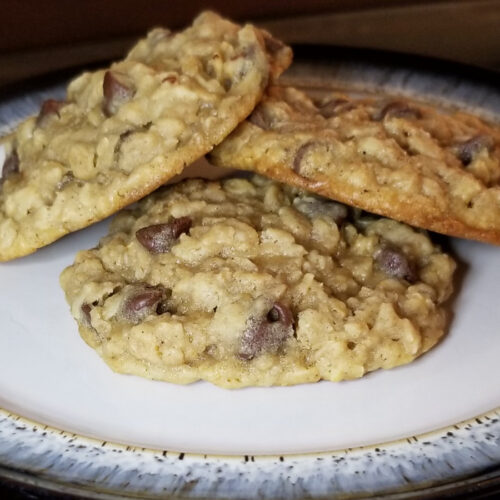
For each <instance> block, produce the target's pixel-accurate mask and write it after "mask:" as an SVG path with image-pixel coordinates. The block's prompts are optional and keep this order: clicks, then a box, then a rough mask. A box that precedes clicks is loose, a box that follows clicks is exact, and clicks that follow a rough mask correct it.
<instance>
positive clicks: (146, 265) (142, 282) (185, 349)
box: [60, 176, 455, 388]
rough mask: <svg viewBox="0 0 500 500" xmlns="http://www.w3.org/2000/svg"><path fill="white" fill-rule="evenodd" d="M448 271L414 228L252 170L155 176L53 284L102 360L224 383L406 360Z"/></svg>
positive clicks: (427, 338) (180, 378) (119, 367)
mask: <svg viewBox="0 0 500 500" xmlns="http://www.w3.org/2000/svg"><path fill="white" fill-rule="evenodd" d="M454 268H455V264H454V262H453V260H452V259H451V258H450V257H449V256H448V255H446V254H445V253H443V252H442V251H441V250H440V249H439V248H438V247H436V246H434V245H433V244H432V243H431V241H430V239H429V237H428V236H427V235H426V234H425V233H424V232H421V231H417V230H414V229H412V228H410V227H409V226H407V225H405V224H402V223H399V222H396V221H394V220H389V219H385V218H380V217H376V216H372V215H367V214H365V213H362V212H361V211H354V210H350V209H348V208H347V207H346V206H345V205H342V204H340V203H336V202H333V201H330V200H327V199H325V198H321V197H317V196H312V195H311V194H308V193H306V192H304V191H300V190H297V189H295V188H291V187H289V186H285V185H282V184H279V183H276V182H273V181H270V180H268V179H265V178H263V177H258V176H256V177H255V178H254V179H252V180H247V179H243V178H231V179H228V180H224V181H222V182H213V181H212V182H208V181H204V180H199V179H196V180H192V179H191V180H187V181H183V182H181V183H179V184H177V185H174V186H169V187H164V188H161V189H160V190H158V191H156V192H155V193H153V194H152V195H150V196H149V197H147V198H145V199H144V200H141V201H140V202H139V203H138V204H136V206H134V207H133V208H131V209H128V210H124V211H122V212H121V213H120V214H118V215H117V216H116V217H115V219H114V220H113V222H112V224H111V227H110V234H109V235H108V236H106V237H104V238H103V239H102V240H101V242H100V244H99V245H98V247H96V248H94V249H91V250H86V251H81V252H79V253H78V254H77V256H76V260H75V263H74V264H73V265H72V266H70V267H68V268H67V269H65V270H64V271H63V273H62V275H61V278H60V281H61V285H62V288H63V289H64V292H65V294H66V298H67V300H68V303H69V304H70V307H71V313H72V315H73V316H74V318H75V319H76V321H77V323H78V326H79V330H80V334H81V335H82V337H83V338H84V339H85V341H86V342H87V343H88V344H89V345H90V346H91V347H92V348H94V349H95V350H96V351H97V352H98V353H99V355H100V356H102V358H103V359H104V361H105V362H106V363H107V364H108V365H109V366H110V367H111V368H112V369H113V370H115V371H117V372H121V373H128V374H134V375H139V376H142V377H147V378H151V379H158V380H165V381H169V382H175V383H181V384H186V383H190V382H194V381H196V380H199V379H203V380H208V381H210V382H212V383H214V384H217V385H219V386H222V387H227V388H232V387H244V386H270V385H292V384H299V383H304V382H313V381H317V380H320V379H325V380H331V381H339V380H344V379H353V378H358V377H361V376H363V375H364V374H365V373H367V372H369V371H372V370H376V369H379V368H392V367H395V366H397V365H401V364H404V363H409V362H410V361H412V360H413V359H415V358H416V357H417V356H419V355H421V354H422V353H424V352H425V351H427V350H428V349H430V348H431V347H432V346H434V345H435V344H436V343H437V341H438V340H439V339H440V337H441V336H442V335H443V333H444V331H445V326H446V320H445V316H446V315H445V310H444V308H443V306H442V305H441V304H442V303H443V301H445V300H446V299H447V297H448V296H449V295H450V293H451V290H452V274H453V271H454Z"/></svg>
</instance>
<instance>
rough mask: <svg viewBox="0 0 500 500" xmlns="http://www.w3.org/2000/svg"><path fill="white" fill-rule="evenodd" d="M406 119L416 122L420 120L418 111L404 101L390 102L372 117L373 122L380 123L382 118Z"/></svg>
mask: <svg viewBox="0 0 500 500" xmlns="http://www.w3.org/2000/svg"><path fill="white" fill-rule="evenodd" d="M386 117H389V118H407V119H415V120H418V119H420V118H422V112H421V111H420V109H418V108H416V107H414V106H411V105H410V104H408V103H407V102H404V101H392V102H390V103H388V104H386V105H385V106H384V107H382V108H381V109H380V110H379V111H377V112H375V113H374V114H373V116H372V118H373V120H375V121H382V120H383V119H384V118H386Z"/></svg>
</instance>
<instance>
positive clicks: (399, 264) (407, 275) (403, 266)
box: [375, 247, 418, 283]
mask: <svg viewBox="0 0 500 500" xmlns="http://www.w3.org/2000/svg"><path fill="white" fill-rule="evenodd" d="M375 259H376V261H377V264H378V265H379V267H380V269H381V270H382V271H383V272H384V273H385V274H388V275H389V276H392V277H394V278H400V279H405V280H407V281H409V282H410V283H414V282H415V281H416V280H417V278H418V276H417V272H416V270H415V267H414V266H413V265H412V264H411V262H410V261H409V260H408V258H407V257H406V256H405V255H404V253H403V252H401V250H399V249H396V248H393V247H385V248H382V249H381V250H380V251H379V253H378V254H377V255H376V256H375Z"/></svg>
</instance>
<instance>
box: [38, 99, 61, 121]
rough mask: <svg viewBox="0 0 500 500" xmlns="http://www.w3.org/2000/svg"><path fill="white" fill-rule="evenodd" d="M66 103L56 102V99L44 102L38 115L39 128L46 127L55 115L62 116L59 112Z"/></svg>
mask: <svg viewBox="0 0 500 500" xmlns="http://www.w3.org/2000/svg"><path fill="white" fill-rule="evenodd" d="M65 104H66V103H65V102H64V101H56V100H55V99H47V100H46V101H43V103H42V106H41V107H40V113H38V116H37V119H36V124H37V126H38V127H44V126H45V124H46V123H47V121H48V119H49V118H51V117H52V116H54V115H57V116H60V115H59V111H60V110H61V108H62V107H63V106H64V105H65Z"/></svg>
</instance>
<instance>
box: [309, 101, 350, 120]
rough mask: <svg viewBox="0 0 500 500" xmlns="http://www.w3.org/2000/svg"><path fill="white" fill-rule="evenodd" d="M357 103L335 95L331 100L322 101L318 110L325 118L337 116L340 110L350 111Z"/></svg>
mask: <svg viewBox="0 0 500 500" xmlns="http://www.w3.org/2000/svg"><path fill="white" fill-rule="evenodd" d="M354 107H355V104H354V103H353V102H352V101H349V99H346V98H345V97H335V98H333V99H330V100H329V101H326V102H322V103H321V104H320V105H319V106H318V111H319V113H320V114H321V116H323V117H324V118H332V116H337V115H338V114H339V113H340V112H344V111H350V110H351V109H354Z"/></svg>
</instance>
